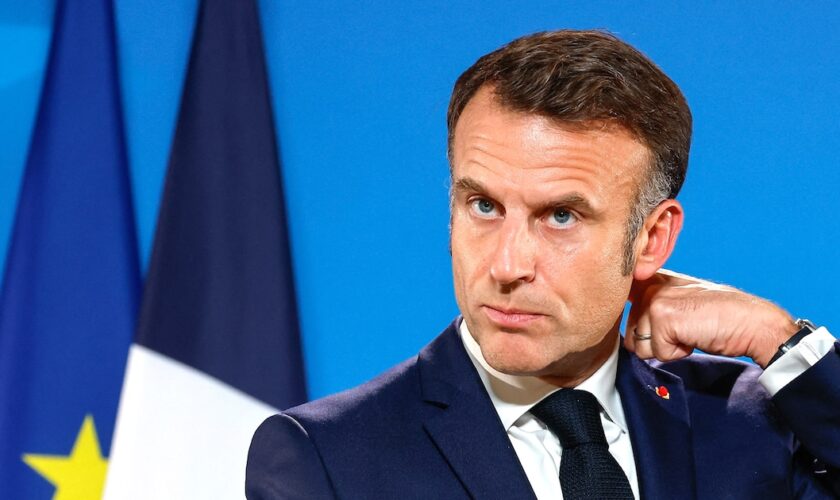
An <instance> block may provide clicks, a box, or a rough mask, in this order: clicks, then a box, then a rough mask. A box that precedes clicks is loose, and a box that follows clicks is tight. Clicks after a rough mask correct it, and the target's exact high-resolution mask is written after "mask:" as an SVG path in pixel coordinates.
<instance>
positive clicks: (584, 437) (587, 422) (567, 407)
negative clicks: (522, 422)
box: [531, 389, 607, 449]
mask: <svg viewBox="0 0 840 500" xmlns="http://www.w3.org/2000/svg"><path fill="white" fill-rule="evenodd" d="M600 410H601V405H600V404H599V403H598V400H597V399H595V396H593V395H592V394H590V393H588V392H586V391H579V390H575V389H561V390H559V391H557V392H555V393H554V394H552V395H550V396H548V397H547V398H545V399H543V400H542V401H540V402H539V403H537V404H536V405H534V407H533V408H531V413H532V414H533V415H534V416H536V417H537V418H538V419H540V420H542V421H543V423H544V424H545V425H547V426H548V428H549V429H551V431H552V432H553V433H554V434H555V435H557V437H558V438H559V439H560V444H561V445H562V446H563V449H569V448H574V447H576V446H578V445H581V444H586V443H600V444H604V445H606V444H607V439H606V438H605V437H604V426H603V425H601V414H600Z"/></svg>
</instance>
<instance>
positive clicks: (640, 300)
mask: <svg viewBox="0 0 840 500" xmlns="http://www.w3.org/2000/svg"><path fill="white" fill-rule="evenodd" d="M657 288H658V287H656V286H648V287H646V288H644V293H643V295H642V296H639V297H637V298H636V300H635V301H633V302H632V303H631V304H630V313H629V314H628V315H627V324H626V325H625V330H624V347H626V348H627V350H628V351H630V352H636V337H635V336H634V335H633V333H634V332H636V333H637V334H638V332H642V333H645V332H646V331H647V332H649V330H645V329H644V328H646V327H645V326H643V327H642V329H639V328H638V324H639V320H640V319H641V317H642V316H644V315H647V314H648V309H649V308H650V300H651V298H652V297H653V295H654V294H655V293H656V289H657ZM649 321H650V319H648V322H649Z"/></svg>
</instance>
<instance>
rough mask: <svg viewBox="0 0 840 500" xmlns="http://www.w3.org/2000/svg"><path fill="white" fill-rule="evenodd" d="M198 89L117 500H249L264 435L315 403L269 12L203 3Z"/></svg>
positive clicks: (121, 441)
mask: <svg viewBox="0 0 840 500" xmlns="http://www.w3.org/2000/svg"><path fill="white" fill-rule="evenodd" d="M184 85H185V87H184V92H183V95H182V99H181V108H180V112H179V116H178V125H177V127H176V131H175V138H174V141H173V144H172V153H171V156H170V159H169V167H168V171H167V176H166V183H165V188H164V194H163V199H162V201H161V208H160V214H159V217H158V225H157V232H156V233H155V242H154V248H153V252H152V258H151V261H150V264H149V272H148V276H147V279H146V288H145V291H144V295H143V305H142V307H141V312H140V317H139V319H138V327H137V334H136V337H135V344H134V345H133V346H132V348H131V354H130V356H129V362H128V368H127V374H126V381H125V388H124V390H123V395H122V401H121V403H120V414H119V423H118V426H117V431H116V434H115V438H114V439H115V441H114V448H113V455H112V461H111V469H110V471H109V474H108V486H107V491H106V497H107V498H126V497H132V498H163V497H166V498H236V497H242V494H243V491H244V482H245V462H246V455H247V450H248V444H249V443H250V438H251V435H252V434H253V432H254V430H255V429H256V427H257V425H259V423H260V422H261V421H262V420H263V419H265V418H266V417H267V416H269V415H271V414H273V413H276V412H277V410H278V409H280V408H285V407H288V406H291V405H294V404H297V403H301V402H303V401H304V400H305V391H304V380H303V368H302V361H301V352H300V341H299V336H298V325H297V310H296V301H295V296H294V286H293V280H292V272H291V259H290V255H289V245H288V241H287V239H288V238H287V230H286V222H285V207H284V202H283V192H282V186H281V177H280V170H279V165H278V155H277V147H276V145H275V135H274V123H273V117H272V113H271V100H270V99H269V95H268V83H267V75H266V70H265V61H264V57H263V46H262V37H261V33H260V25H259V16H258V15H257V10H256V5H255V2H253V1H252V0H237V1H230V0H204V1H202V2H201V5H200V7H199V14H198V22H197V24H196V28H195V34H194V38H193V45H192V52H191V55H190V64H189V68H188V71H187V78H186V82H185V84H184ZM150 457H154V459H152V460H150ZM184 457H189V458H188V459H186V461H187V462H189V463H188V466H185V464H184V462H185V458H184ZM149 478H154V480H151V481H150V480H149Z"/></svg>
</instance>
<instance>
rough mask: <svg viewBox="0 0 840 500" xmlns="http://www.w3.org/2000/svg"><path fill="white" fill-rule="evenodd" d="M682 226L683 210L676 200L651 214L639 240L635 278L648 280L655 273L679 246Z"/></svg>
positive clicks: (666, 202) (659, 207) (663, 203)
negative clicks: (678, 237)
mask: <svg viewBox="0 0 840 500" xmlns="http://www.w3.org/2000/svg"><path fill="white" fill-rule="evenodd" d="M682 224H683V208H682V205H680V202H678V201H677V200H665V201H663V202H662V203H661V204H660V205H659V206H658V207H656V209H655V210H654V211H653V212H652V213H651V214H650V215H648V217H647V219H645V223H644V225H643V226H642V229H641V231H639V235H638V236H637V237H636V244H635V252H636V266H635V267H634V268H633V279H635V280H646V279H648V278H650V277H651V276H653V275H654V274H656V271H658V270H659V268H661V267H662V266H663V265H665V261H666V260H668V257H670V256H671V252H673V251H674V245H676V243H677V236H678V235H679V234H680V230H681V229H682Z"/></svg>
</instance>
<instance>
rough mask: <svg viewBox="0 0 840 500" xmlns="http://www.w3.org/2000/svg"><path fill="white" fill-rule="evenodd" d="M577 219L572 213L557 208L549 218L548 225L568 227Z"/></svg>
mask: <svg viewBox="0 0 840 500" xmlns="http://www.w3.org/2000/svg"><path fill="white" fill-rule="evenodd" d="M577 220H578V218H577V216H575V214H573V213H572V212H569V211H568V210H565V209H563V208H558V209H556V210H554V211H553V212H552V213H551V217H549V221H548V222H549V225H551V226H555V227H561V228H565V227H569V226H571V225H573V224H574V223H575V222H577Z"/></svg>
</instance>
